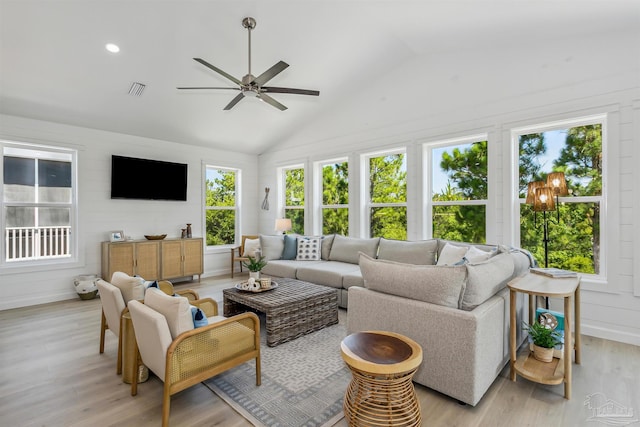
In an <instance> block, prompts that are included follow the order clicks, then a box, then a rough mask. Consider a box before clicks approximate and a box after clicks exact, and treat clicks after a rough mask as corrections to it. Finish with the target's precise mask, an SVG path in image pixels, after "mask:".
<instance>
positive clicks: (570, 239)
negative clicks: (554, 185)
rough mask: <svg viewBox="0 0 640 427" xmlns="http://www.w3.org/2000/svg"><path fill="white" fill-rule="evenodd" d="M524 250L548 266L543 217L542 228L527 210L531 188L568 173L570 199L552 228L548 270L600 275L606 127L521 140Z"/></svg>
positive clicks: (557, 131)
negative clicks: (556, 174) (551, 175)
mask: <svg viewBox="0 0 640 427" xmlns="http://www.w3.org/2000/svg"><path fill="white" fill-rule="evenodd" d="M518 143H519V181H518V186H519V198H520V203H521V205H520V245H521V246H522V247H523V248H525V249H528V250H529V251H531V253H532V254H533V255H534V257H535V258H536V259H537V260H538V263H539V264H541V265H544V244H543V242H542V229H541V222H542V221H540V219H541V215H540V213H538V218H537V219H538V224H537V227H536V226H535V224H534V213H533V211H532V207H531V206H529V205H526V204H524V201H525V198H526V192H527V183H528V182H530V181H545V180H546V176H547V174H548V173H549V172H564V174H565V178H566V180H567V187H568V189H569V195H568V196H566V197H560V198H559V201H560V203H559V214H560V223H559V224H556V223H555V221H556V218H557V217H556V213H555V212H552V213H549V212H548V213H547V215H550V216H551V218H552V220H551V221H552V222H551V223H550V224H549V239H550V241H549V251H548V255H549V267H556V268H562V269H567V270H573V271H578V272H582V273H592V274H599V273H600V271H601V265H600V251H601V249H600V242H601V240H602V230H603V229H604V227H603V224H602V223H601V222H602V218H601V212H600V210H601V207H602V203H603V200H604V195H603V193H602V189H603V187H602V175H603V174H602V167H603V156H602V123H594V124H588V125H582V126H576V127H571V128H564V129H555V130H547V131H544V132H539V133H527V134H521V135H518Z"/></svg>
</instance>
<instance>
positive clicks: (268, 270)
mask: <svg viewBox="0 0 640 427" xmlns="http://www.w3.org/2000/svg"><path fill="white" fill-rule="evenodd" d="M316 262H317V263H319V262H320V261H308V262H305V263H301V262H299V261H296V260H288V259H286V260H285V259H276V260H273V261H269V262H268V263H267V265H265V266H264V268H263V269H262V270H261V272H262V273H263V274H267V275H269V276H276V277H288V278H290V279H295V278H296V271H297V270H298V267H299V266H300V265H309V264H311V263H316Z"/></svg>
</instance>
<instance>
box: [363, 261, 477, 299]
mask: <svg viewBox="0 0 640 427" xmlns="http://www.w3.org/2000/svg"><path fill="white" fill-rule="evenodd" d="M360 270H362V277H363V279H364V287H365V288H369V289H372V290H374V291H378V292H383V293H386V294H391V295H397V296H401V297H405V298H410V299H414V300H419V301H424V302H428V303H431V304H437V305H442V306H445V307H451V308H459V307H460V303H461V298H462V294H463V292H464V289H465V285H466V279H467V268H466V266H464V265H461V266H436V265H415V264H403V263H399V262H395V261H386V260H376V259H373V258H371V257H368V256H366V255H364V254H360Z"/></svg>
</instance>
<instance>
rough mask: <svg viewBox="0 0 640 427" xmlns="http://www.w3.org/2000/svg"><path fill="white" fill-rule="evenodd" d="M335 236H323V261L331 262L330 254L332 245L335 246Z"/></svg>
mask: <svg viewBox="0 0 640 427" xmlns="http://www.w3.org/2000/svg"><path fill="white" fill-rule="evenodd" d="M334 237H335V234H328V235H326V236H322V259H324V260H327V261H328V260H329V254H330V253H331V245H333V238H334Z"/></svg>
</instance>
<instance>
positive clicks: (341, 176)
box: [321, 160, 349, 236]
mask: <svg viewBox="0 0 640 427" xmlns="http://www.w3.org/2000/svg"><path fill="white" fill-rule="evenodd" d="M321 167H322V203H321V209H322V234H334V233H336V234H342V235H343V236H348V235H349V162H347V161H346V160H344V161H335V162H331V163H325V164H322V166H321Z"/></svg>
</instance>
